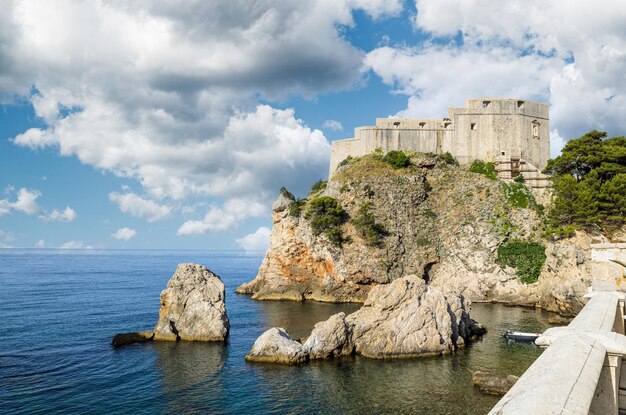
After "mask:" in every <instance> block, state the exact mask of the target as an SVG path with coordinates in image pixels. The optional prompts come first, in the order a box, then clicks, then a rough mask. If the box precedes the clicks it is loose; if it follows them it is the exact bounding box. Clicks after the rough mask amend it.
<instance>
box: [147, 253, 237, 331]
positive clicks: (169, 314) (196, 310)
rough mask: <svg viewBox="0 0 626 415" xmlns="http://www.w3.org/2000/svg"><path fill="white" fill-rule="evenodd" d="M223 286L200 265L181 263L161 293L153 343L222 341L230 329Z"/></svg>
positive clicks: (217, 278) (216, 277)
mask: <svg viewBox="0 0 626 415" xmlns="http://www.w3.org/2000/svg"><path fill="white" fill-rule="evenodd" d="M224 301H225V292H224V284H223V283H222V280H221V279H220V277H219V276H217V275H216V274H214V273H213V272H211V271H210V270H209V269H208V268H206V267H204V266H202V265H198V264H185V263H183V264H179V265H178V268H177V269H176V272H175V273H174V275H173V276H172V278H171V279H170V280H169V282H168V283H167V287H166V288H165V290H163V291H162V292H161V309H160V310H159V321H158V323H157V324H156V326H155V327H154V340H191V341H223V340H224V339H226V336H227V335H228V330H229V321H228V316H227V314H226V306H225V303H224Z"/></svg>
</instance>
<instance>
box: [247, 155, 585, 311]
mask: <svg viewBox="0 0 626 415" xmlns="http://www.w3.org/2000/svg"><path fill="white" fill-rule="evenodd" d="M411 162H412V163H411V165H409V166H407V167H401V168H397V167H394V166H392V165H390V164H389V163H386V162H384V161H383V160H382V159H381V158H380V157H377V156H374V155H370V156H365V157H362V158H359V159H356V160H351V161H350V162H349V163H346V164H345V165H344V166H342V167H340V168H339V170H338V171H337V173H336V174H335V175H334V176H333V178H332V180H330V181H329V183H328V185H327V187H326V188H325V189H324V190H323V191H321V192H318V193H316V194H312V195H310V196H309V198H308V201H306V202H301V203H298V202H295V201H294V200H293V198H292V197H291V195H290V194H289V193H288V192H283V194H281V196H280V197H279V199H278V200H277V201H276V203H275V204H274V206H273V208H274V211H273V216H272V218H273V229H272V234H271V237H270V247H269V249H268V251H267V253H266V256H265V259H264V260H263V263H262V265H261V267H260V269H259V273H258V275H257V277H256V278H255V279H254V280H253V281H251V282H249V283H247V284H244V285H242V286H241V287H239V288H238V290H237V292H239V293H246V294H251V295H252V296H253V298H255V299H260V300H273V299H290V300H305V299H311V300H317V301H328V302H363V301H364V300H365V299H366V297H367V294H368V292H369V291H370V290H371V289H372V287H374V286H376V285H377V284H386V283H389V282H391V281H394V280H396V279H398V278H401V277H403V276H406V275H411V274H416V275H419V276H421V278H423V279H424V280H425V281H426V282H427V283H428V284H429V285H430V286H432V287H438V288H440V289H442V290H444V291H445V292H450V293H456V294H462V295H464V296H465V297H466V298H469V299H470V300H472V301H498V302H506V303H511V304H519V305H537V306H541V307H544V308H546V309H548V310H552V311H558V312H561V313H562V314H572V313H575V312H577V311H578V310H579V309H580V308H581V307H582V304H583V302H582V301H583V300H582V296H583V295H584V294H585V293H586V291H587V287H588V285H589V283H590V272H589V262H590V250H589V244H590V237H589V236H588V235H586V234H583V233H579V234H577V235H576V237H574V238H569V239H565V240H561V241H556V242H551V241H547V240H542V238H541V231H542V227H541V223H542V220H541V215H542V206H541V205H538V204H537V203H536V202H535V199H534V198H533V196H532V195H531V194H530V192H529V191H528V190H527V189H526V188H525V187H524V186H523V185H522V184H513V185H510V184H508V185H507V184H504V183H502V182H500V181H498V180H492V179H490V178H488V177H486V176H485V175H483V174H478V173H472V172H470V171H469V169H468V168H467V167H458V166H456V165H454V164H451V163H449V162H450V160H448V162H446V160H445V159H444V158H442V157H437V156H427V155H415V156H413V157H412V158H411ZM321 198H323V199H324V200H325V201H329V200H331V199H332V200H335V201H336V204H337V208H335V211H336V210H341V212H340V213H341V214H342V215H343V218H342V219H341V220H340V221H338V222H337V221H335V222H333V220H331V219H332V217H331V219H328V217H322V218H321V219H319V220H318V221H317V222H314V221H315V220H316V218H315V217H314V215H315V212H314V211H313V210H314V208H315V203H316V200H318V201H319V199H321ZM327 209H328V208H327ZM336 217H338V216H335V218H336ZM329 221H330V224H329ZM320 224H321V225H320ZM320 226H327V227H326V228H325V231H320ZM511 241H523V242H524V243H535V244H537V245H538V246H539V245H543V246H544V247H545V256H546V259H545V263H544V264H543V266H542V267H541V271H540V275H539V277H538V280H537V281H536V282H531V283H528V281H527V282H523V281H522V278H521V275H520V270H519V269H515V268H512V267H510V266H508V265H507V264H505V261H502V259H501V258H500V259H499V255H498V249H499V247H502V246H503V245H504V244H506V243H508V242H511ZM542 255H543V253H542Z"/></svg>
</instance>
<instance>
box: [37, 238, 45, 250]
mask: <svg viewBox="0 0 626 415" xmlns="http://www.w3.org/2000/svg"><path fill="white" fill-rule="evenodd" d="M45 247H46V241H44V240H43V239H40V240H38V241H37V243H36V244H35V248H39V249H43V248H45Z"/></svg>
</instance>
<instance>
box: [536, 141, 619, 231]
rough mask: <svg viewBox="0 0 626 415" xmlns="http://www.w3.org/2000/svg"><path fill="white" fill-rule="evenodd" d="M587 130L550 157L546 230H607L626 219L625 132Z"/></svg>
mask: <svg viewBox="0 0 626 415" xmlns="http://www.w3.org/2000/svg"><path fill="white" fill-rule="evenodd" d="M606 136H607V134H606V133H605V132H600V131H595V130H593V131H590V132H588V133H587V134H585V135H583V136H582V137H580V138H577V139H575V140H571V141H569V142H568V143H567V144H566V145H565V147H564V148H563V150H562V152H561V155H560V156H558V157H557V158H555V159H551V160H548V165H547V167H546V168H545V170H544V173H547V174H551V175H552V182H553V191H554V193H553V194H554V199H553V203H552V206H551V208H550V210H549V211H548V215H547V225H548V227H547V230H546V232H545V234H546V235H547V236H552V237H560V236H568V235H571V234H573V231H574V230H575V229H586V230H594V229H595V230H597V229H600V230H602V231H605V232H607V233H609V234H611V233H612V232H614V231H616V230H618V229H620V228H621V227H622V226H624V224H625V223H626V137H614V138H608V139H607V138H606Z"/></svg>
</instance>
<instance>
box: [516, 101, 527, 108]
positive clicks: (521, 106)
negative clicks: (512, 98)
mask: <svg viewBox="0 0 626 415" xmlns="http://www.w3.org/2000/svg"><path fill="white" fill-rule="evenodd" d="M524 104H525V102H524V101H517V108H524Z"/></svg>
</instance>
